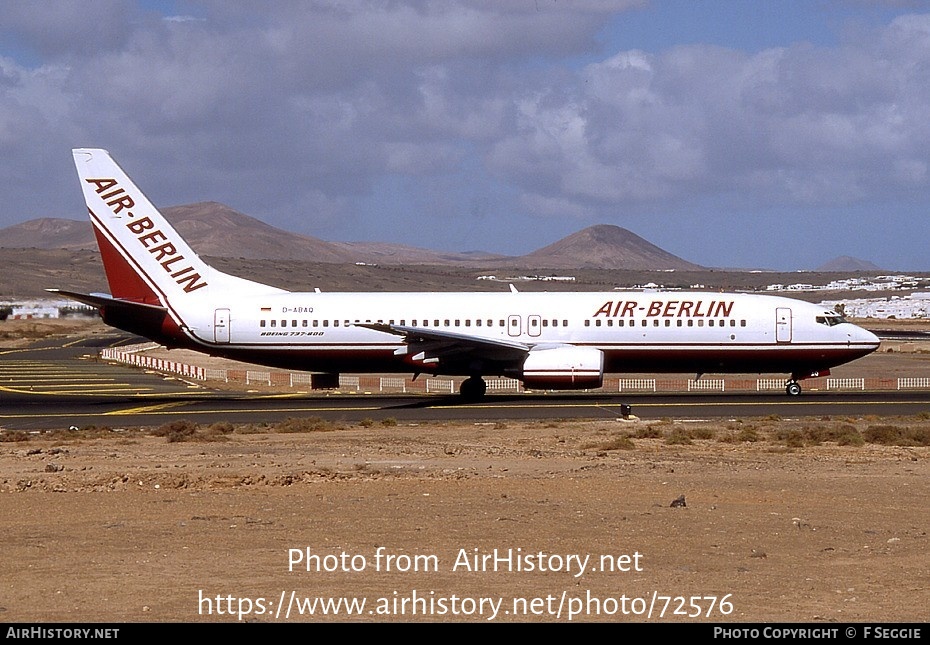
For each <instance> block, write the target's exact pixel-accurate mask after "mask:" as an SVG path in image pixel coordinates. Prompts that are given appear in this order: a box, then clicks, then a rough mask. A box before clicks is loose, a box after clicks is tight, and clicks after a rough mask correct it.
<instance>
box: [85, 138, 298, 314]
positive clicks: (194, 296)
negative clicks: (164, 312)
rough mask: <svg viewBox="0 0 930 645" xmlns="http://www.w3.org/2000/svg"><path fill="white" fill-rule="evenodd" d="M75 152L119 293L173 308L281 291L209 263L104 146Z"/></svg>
mask: <svg viewBox="0 0 930 645" xmlns="http://www.w3.org/2000/svg"><path fill="white" fill-rule="evenodd" d="M72 152H73V154H74V163H75V166H77V171H78V176H79V177H80V179H81V187H82V189H83V191H84V201H85V202H86V203H87V209H88V211H89V213H90V219H91V222H92V223H93V225H94V234H95V235H96V237H97V244H98V246H99V247H100V254H101V256H102V258H103V264H104V269H105V270H106V274H107V281H108V282H109V284H110V291H111V293H112V295H113V296H114V297H115V298H120V299H124V300H131V301H134V302H142V303H147V304H160V305H163V306H168V305H169V303H171V305H172V308H173V309H174V308H184V305H185V304H193V303H196V302H198V301H202V299H203V298H204V296H208V295H210V296H215V295H217V294H219V293H225V294H226V295H228V296H230V297H238V296H242V295H248V294H259V293H280V292H282V290H281V289H277V288H275V287H270V286H267V285H263V284H259V283H257V282H251V281H249V280H245V279H242V278H238V277H235V276H232V275H229V274H226V273H222V272H220V271H217V270H216V269H214V268H213V267H211V266H210V265H208V264H207V263H205V262H204V261H203V260H202V259H201V258H200V257H199V256H198V255H197V254H196V253H194V251H193V249H191V247H190V246H188V244H187V242H185V241H184V239H183V238H181V236H180V235H178V233H177V231H175V230H174V228H173V227H172V226H171V224H169V223H168V220H166V219H165V218H164V216H162V214H161V213H160V212H159V211H158V209H157V208H155V206H154V205H153V204H152V203H151V202H150V201H149V200H148V198H146V196H145V195H144V194H143V193H142V191H141V190H139V188H138V187H137V186H136V185H135V184H134V183H133V182H132V180H131V179H130V178H129V176H128V175H126V173H125V172H123V170H122V168H120V167H119V166H118V165H117V164H116V162H115V161H113V159H112V158H111V157H110V154H109V153H108V152H107V151H106V150H100V149H91V148H80V149H75V150H73V151H72Z"/></svg>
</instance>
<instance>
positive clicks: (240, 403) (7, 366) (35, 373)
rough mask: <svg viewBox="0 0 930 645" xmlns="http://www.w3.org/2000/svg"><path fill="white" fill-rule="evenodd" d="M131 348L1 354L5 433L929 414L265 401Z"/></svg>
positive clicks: (767, 400) (600, 399)
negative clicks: (199, 381) (124, 356)
mask: <svg viewBox="0 0 930 645" xmlns="http://www.w3.org/2000/svg"><path fill="white" fill-rule="evenodd" d="M126 342H131V339H127V338H126V337H125V336H121V335H118V334H113V335H109V336H103V337H97V338H94V339H90V340H78V341H74V342H71V343H62V342H61V341H57V342H56V341H44V342H41V343H38V344H36V345H33V346H31V347H29V348H25V349H7V350H0V428H4V429H7V430H45V429H67V428H69V427H71V426H76V427H78V428H83V427H86V426H90V425H94V426H107V427H111V428H123V427H138V426H158V425H162V424H164V423H167V422H170V421H174V420H178V419H188V420H191V421H195V422H197V423H202V424H209V423H215V422H220V421H227V422H231V423H272V422H276V421H281V420H283V419H286V418H288V417H310V416H316V417H320V418H324V419H327V420H333V421H343V422H347V423H356V422H360V421H363V420H365V419H371V420H373V421H380V420H383V419H395V420H397V421H399V422H406V423H416V422H441V421H447V420H457V421H460V420H470V421H474V422H476V423H477V422H506V421H525V420H545V419H604V420H614V419H617V418H619V417H621V415H622V409H621V406H623V405H629V406H631V408H632V413H633V415H634V416H635V417H638V418H640V419H644V420H649V419H661V418H672V419H713V418H723V419H731V418H744V417H760V416H768V415H779V416H780V417H783V418H789V417H791V418H794V417H822V416H863V415H875V416H889V415H916V414H920V413H926V412H927V411H928V410H930V392H927V391H876V392H869V391H865V392H813V391H811V392H805V393H804V394H802V395H801V396H800V397H796V398H789V397H787V396H785V395H784V394H783V393H781V392H778V391H776V392H765V393H756V392H746V393H742V392H741V393H726V394H724V393H710V394H708V393H691V394H652V393H650V394H635V395H631V394H602V393H598V394H587V393H561V392H560V393H549V394H500V395H489V396H487V397H485V398H484V399H483V400H482V401H480V402H477V403H466V402H462V401H461V400H460V399H459V398H458V397H457V396H449V395H435V394H430V395H410V394H397V395H385V394H325V393H320V394H316V393H314V394H310V395H308V394H260V393H255V392H251V393H250V392H241V393H240V392H235V393H231V392H228V391H216V390H210V389H206V388H203V387H201V386H198V385H194V384H190V383H187V382H185V381H182V380H179V379H176V378H171V377H165V376H162V375H160V374H156V373H152V372H145V371H141V370H138V369H132V368H128V367H124V366H118V365H112V364H109V363H105V362H102V361H98V360H95V359H94V358H93V356H95V355H96V350H97V348H99V347H101V346H112V345H117V344H121V343H126Z"/></svg>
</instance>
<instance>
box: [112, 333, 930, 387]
mask: <svg viewBox="0 0 930 645" xmlns="http://www.w3.org/2000/svg"><path fill="white" fill-rule="evenodd" d="M157 347H159V345H156V344H154V343H145V344H140V345H134V346H129V347H120V348H106V349H102V350H100V357H101V358H102V359H104V360H108V361H114V362H118V363H124V364H127V365H133V366H135V367H139V368H142V369H148V370H152V371H157V372H164V373H169V374H177V375H180V376H182V377H186V378H189V379H191V380H195V381H204V382H223V383H245V384H247V385H250V386H253V385H254V386H263V387H281V388H293V389H300V390H304V389H306V390H309V389H310V388H311V386H312V381H311V375H310V374H308V373H306V372H279V371H259V370H244V369H239V370H237V369H212V368H204V367H198V366H196V365H190V364H187V363H182V362H179V361H169V360H166V359H162V358H156V357H154V356H147V355H146V354H145V353H144V352H146V351H148V350H151V349H154V348H157ZM786 382H787V379H786V378H758V379H745V378H738V377H733V378H726V379H724V378H713V379H707V378H702V379H687V380H686V379H683V378H678V379H676V378H666V379H655V378H614V377H608V378H605V379H604V385H603V387H602V388H600V390H594V391H601V392H608V391H613V392H627V393H633V392H640V393H647V392H741V391H753V390H755V391H757V392H762V391H766V390H782V389H783V388H784V387H785V383H786ZM460 383H461V378H427V379H417V380H414V379H411V378H406V377H402V376H380V377H379V376H376V375H371V376H368V375H358V376H356V375H351V376H350V375H340V376H339V390H344V391H355V392H383V393H409V392H427V393H430V394H433V393H438V394H454V393H455V392H457V391H458V386H459V384H460ZM485 383H486V384H487V389H488V391H489V392H523V391H524V390H523V387H522V384H521V383H520V381H518V380H516V379H510V378H489V379H485ZM802 384H803V387H804V389H807V390H818V389H827V390H893V389H898V390H904V389H930V377H925V376H916V377H900V378H897V379H894V378H862V377H860V378H814V379H807V380H805V381H802Z"/></svg>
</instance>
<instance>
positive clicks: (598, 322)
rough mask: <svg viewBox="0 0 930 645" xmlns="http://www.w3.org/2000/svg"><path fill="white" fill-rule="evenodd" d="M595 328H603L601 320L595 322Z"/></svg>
mask: <svg viewBox="0 0 930 645" xmlns="http://www.w3.org/2000/svg"><path fill="white" fill-rule="evenodd" d="M594 326H595V327H600V326H601V319H600V318H598V319H597V320H595V321H594Z"/></svg>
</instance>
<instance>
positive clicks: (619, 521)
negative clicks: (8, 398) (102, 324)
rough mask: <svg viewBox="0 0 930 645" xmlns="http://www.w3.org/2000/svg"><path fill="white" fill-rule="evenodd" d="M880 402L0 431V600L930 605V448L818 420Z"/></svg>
mask: <svg viewBox="0 0 930 645" xmlns="http://www.w3.org/2000/svg"><path fill="white" fill-rule="evenodd" d="M889 423H892V422H891V421H889V420H887V419H882V420H878V419H842V420H838V419H834V420H824V419H821V420H801V421H786V420H778V419H756V420H746V421H743V422H737V421H733V422H724V423H722V424H720V423H717V424H713V423H701V424H684V423H669V422H662V423H659V424H654V425H648V424H646V423H645V422H641V421H616V422H597V423H595V422H590V423H578V422H569V421H558V420H554V421H552V422H548V423H534V424H509V423H508V424H499V423H498V424H483V423H474V424H472V423H469V424H445V425H429V426H427V425H420V426H407V425H377V424H376V425H371V424H366V425H367V426H368V427H364V426H354V427H344V428H336V427H333V426H326V425H322V426H321V427H320V430H318V431H315V432H301V433H282V432H269V431H267V430H265V431H260V429H257V428H248V429H247V428H240V429H239V431H237V432H232V433H228V434H222V433H221V432H220V431H228V430H230V428H213V429H212V430H209V429H201V430H200V431H199V433H198V434H197V435H195V438H197V437H199V440H194V441H177V442H169V441H168V440H167V438H166V437H156V436H151V435H148V434H143V433H141V432H129V433H124V434H120V435H118V436H112V435H104V436H101V437H93V436H88V435H82V436H79V437H74V436H71V437H69V436H68V435H66V434H58V435H44V436H32V437H30V438H29V439H28V440H27V441H20V442H5V443H0V473H2V476H0V516H2V517H3V518H4V519H3V523H2V525H3V534H4V539H3V557H2V558H0V589H2V591H0V620H3V621H5V622H24V621H118V622H130V621H151V622H162V621H232V622H235V621H239V620H243V621H246V620H248V621H265V622H285V621H324V620H342V621H346V620H364V621H372V620H377V621H398V620H402V621H421V620H425V621H439V620H462V621H476V622H477V621H487V620H493V621H498V622H502V621H563V622H564V621H568V620H569V619H571V620H575V621H580V620H602V621H603V620H611V621H614V620H616V621H647V620H649V621H705V622H732V621H741V622H743V621H772V622H787V621H792V622H795V621H797V622H812V623H819V622H824V623H829V622H847V621H869V622H872V621H876V622H877V621H882V622H886V621H891V622H926V621H927V619H928V610H927V607H930V559H928V557H927V553H928V550H930V548H928V547H930V536H928V530H930V511H928V510H927V509H928V508H930V448H927V447H906V446H880V445H876V444H872V443H865V444H864V445H859V446H841V445H838V444H837V443H836V442H829V441H828V442H823V443H819V444H816V445H814V444H815V443H816V442H812V441H807V440H804V439H803V437H811V436H815V435H816V434H817V431H818V430H819V429H822V428H827V427H837V426H839V427H845V428H847V429H848V428H853V429H854V430H855V431H856V432H857V433H866V432H868V431H869V428H875V427H876V426H877V425H880V424H889ZM894 423H895V424H898V425H901V426H906V427H921V426H926V425H927V424H928V423H930V422H928V420H926V419H902V420H895V421H894ZM304 429H306V428H304ZM245 431H248V432H249V433H245ZM682 433H684V434H686V435H687V436H690V437H706V438H703V439H697V438H695V439H693V440H692V439H689V440H688V441H690V443H683V444H677V443H674V442H672V441H671V440H670V437H672V436H679V437H680V436H682ZM651 436H654V437H655V438H640V437H651ZM747 438H756V439H759V440H756V441H750V440H741V439H747ZM682 497H683V502H679V503H678V504H673V502H674V501H675V500H679V499H681V498H682ZM495 549H496V550H497V552H496V554H497V555H498V556H499V557H501V558H503V557H504V556H505V555H507V554H508V553H511V554H513V555H514V556H515V557H514V558H513V559H512V560H511V562H512V567H513V568H512V569H511V568H509V563H508V561H506V560H503V559H501V560H498V561H497V570H496V571H495V570H494V562H493V561H486V563H485V565H483V566H482V564H481V563H482V561H481V558H479V559H478V562H477V564H478V565H479V566H477V567H476V566H475V564H476V563H475V556H476V555H477V556H485V555H494V554H495ZM509 550H512V551H509ZM518 550H519V551H518ZM379 553H380V555H381V557H380V558H379V557H378V555H379ZM586 558H587V559H586ZM308 563H309V564H308ZM518 564H519V568H520V569H521V570H519V571H518V570H517V565H518ZM611 565H613V566H614V567H615V570H613V571H611V570H610V566H611ZM582 566H583V567H584V569H583V570H582V569H581V567H582ZM540 567H543V568H545V570H544V571H540V570H539V569H540ZM529 568H532V569H533V570H527V569H529ZM292 594H293V599H292ZM315 598H319V599H329V600H332V601H334V602H335V601H337V600H338V599H340V598H353V599H356V600H358V601H361V600H362V599H364V600H365V602H366V603H367V604H366V605H365V607H364V609H362V610H361V612H360V614H358V615H349V614H347V613H346V607H345V605H343V606H341V607H340V613H339V614H338V615H337V616H333V615H329V616H324V615H321V614H320V612H321V611H322V606H321V605H316V611H317V613H316V614H314V615H310V614H309V606H308V605H306V604H304V605H301V607H302V610H303V613H301V612H299V611H298V604H297V601H299V600H302V601H305V602H309V601H312V600H313V599H315ZM666 598H669V600H666ZM482 599H484V601H483V602H482ZM279 605H280V607H279ZM650 607H651V616H650V615H649V611H650ZM288 610H289V611H290V613H289V615H288ZM211 612H212V613H211ZM570 612H574V615H570ZM698 613H699V614H700V616H696V615H695V614H698ZM689 614H690V616H689Z"/></svg>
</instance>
